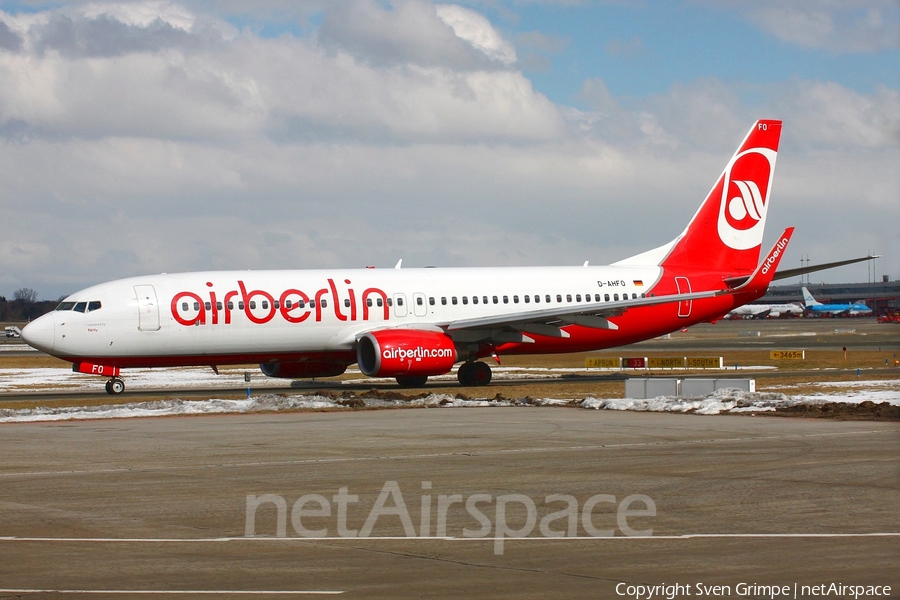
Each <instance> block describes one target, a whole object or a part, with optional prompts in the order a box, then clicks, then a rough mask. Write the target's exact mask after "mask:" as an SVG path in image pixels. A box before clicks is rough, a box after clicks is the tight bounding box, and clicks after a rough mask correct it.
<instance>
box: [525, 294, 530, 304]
mask: <svg viewBox="0 0 900 600" xmlns="http://www.w3.org/2000/svg"><path fill="white" fill-rule="evenodd" d="M524 300H525V304H528V303H530V302H531V298H529V297H528V294H525V298H524Z"/></svg>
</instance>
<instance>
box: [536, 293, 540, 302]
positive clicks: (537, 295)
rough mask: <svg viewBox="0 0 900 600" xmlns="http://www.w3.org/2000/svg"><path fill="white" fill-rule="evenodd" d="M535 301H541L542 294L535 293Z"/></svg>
mask: <svg viewBox="0 0 900 600" xmlns="http://www.w3.org/2000/svg"><path fill="white" fill-rule="evenodd" d="M534 301H535V302H540V301H541V296H540V294H535V295H534Z"/></svg>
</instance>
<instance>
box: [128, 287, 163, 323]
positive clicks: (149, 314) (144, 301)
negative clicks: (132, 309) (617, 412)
mask: <svg viewBox="0 0 900 600" xmlns="http://www.w3.org/2000/svg"><path fill="white" fill-rule="evenodd" d="M134 295H135V298H137V303H138V329H139V330H141V331H159V304H158V303H157V301H156V288H154V287H153V286H152V285H136V286H134Z"/></svg>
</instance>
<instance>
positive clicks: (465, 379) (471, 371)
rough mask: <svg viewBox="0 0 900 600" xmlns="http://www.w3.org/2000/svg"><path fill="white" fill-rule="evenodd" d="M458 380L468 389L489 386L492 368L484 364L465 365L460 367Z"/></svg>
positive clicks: (457, 375)
mask: <svg viewBox="0 0 900 600" xmlns="http://www.w3.org/2000/svg"><path fill="white" fill-rule="evenodd" d="M456 378H457V379H459V383H460V385H463V386H466V387H471V386H481V385H487V384H489V383H490V382H491V366H490V365H489V364H487V363H483V362H467V363H463V364H461V365H459V370H458V371H457V372H456Z"/></svg>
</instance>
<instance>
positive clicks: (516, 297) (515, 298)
mask: <svg viewBox="0 0 900 600" xmlns="http://www.w3.org/2000/svg"><path fill="white" fill-rule="evenodd" d="M518 303H519V297H518V296H516V295H513V304H518Z"/></svg>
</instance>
